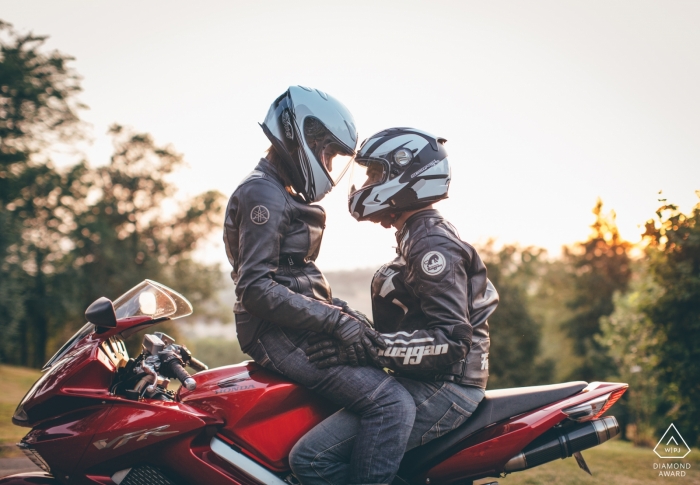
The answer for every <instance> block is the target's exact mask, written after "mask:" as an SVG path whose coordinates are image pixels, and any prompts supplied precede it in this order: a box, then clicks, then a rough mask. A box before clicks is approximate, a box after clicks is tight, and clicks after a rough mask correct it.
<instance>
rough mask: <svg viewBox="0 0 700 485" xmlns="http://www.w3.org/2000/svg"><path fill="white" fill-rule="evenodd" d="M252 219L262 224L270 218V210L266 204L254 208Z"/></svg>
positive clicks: (255, 222)
mask: <svg viewBox="0 0 700 485" xmlns="http://www.w3.org/2000/svg"><path fill="white" fill-rule="evenodd" d="M250 220H251V221H253V223H254V224H257V225H258V226H261V225H263V224H265V223H266V222H267V221H269V220H270V211H269V210H267V207H265V206H264V205H256V206H255V207H253V210H252V211H250Z"/></svg>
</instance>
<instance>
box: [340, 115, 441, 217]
mask: <svg viewBox="0 0 700 485" xmlns="http://www.w3.org/2000/svg"><path fill="white" fill-rule="evenodd" d="M446 141H447V140H445V139H444V138H439V137H436V136H433V135H431V134H429V133H426V132H424V131H421V130H416V129H415V128H389V129H387V130H382V131H380V132H379V133H375V134H374V135H372V136H370V137H369V138H368V139H367V140H365V141H364V142H362V146H361V147H360V150H359V151H358V153H357V155H356V156H355V158H354V163H353V164H352V168H351V171H350V193H349V195H348V208H349V210H350V214H352V216H353V217H354V218H355V219H357V220H358V221H367V220H369V221H374V222H381V223H382V224H385V225H387V224H388V222H389V221H390V216H392V215H394V214H400V213H402V212H406V211H410V210H416V209H421V208H423V207H426V206H428V205H430V204H432V203H433V202H436V201H438V200H441V199H444V198H446V197H447V192H448V190H449V188H450V178H451V176H450V164H449V162H448V160H447V150H445V142H446ZM387 227H388V225H387Z"/></svg>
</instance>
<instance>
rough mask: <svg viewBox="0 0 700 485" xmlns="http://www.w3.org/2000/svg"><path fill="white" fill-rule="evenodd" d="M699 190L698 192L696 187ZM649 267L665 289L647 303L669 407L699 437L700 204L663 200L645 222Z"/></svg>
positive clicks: (688, 435)
mask: <svg viewBox="0 0 700 485" xmlns="http://www.w3.org/2000/svg"><path fill="white" fill-rule="evenodd" d="M698 195H700V192H698ZM645 236H646V238H648V241H649V247H648V249H647V254H648V256H649V261H650V263H649V264H650V271H651V274H652V276H653V278H654V280H655V282H656V284H657V285H658V286H659V287H660V288H662V289H663V291H662V292H661V294H660V295H659V296H658V298H657V299H656V300H655V301H650V302H648V303H647V304H645V305H643V310H644V312H645V314H646V315H648V317H649V318H650V319H651V321H652V322H653V324H654V326H655V328H656V330H657V332H658V333H657V335H658V339H659V344H658V345H657V346H656V347H655V352H656V354H657V356H658V368H659V372H660V380H661V384H662V389H663V390H664V397H665V399H666V402H668V403H672V404H673V406H672V407H671V408H670V409H668V410H667V412H666V416H667V418H668V420H672V421H673V422H674V423H675V424H676V426H677V427H678V429H679V430H682V433H683V436H684V437H685V439H686V441H688V443H697V442H698V440H699V438H700V385H698V383H699V382H700V204H698V205H696V206H695V207H694V208H693V210H692V211H691V213H690V214H689V215H685V214H683V213H681V212H680V211H679V210H678V208H677V207H676V206H673V205H664V206H663V207H661V208H660V209H659V210H658V211H657V221H656V223H655V222H654V221H649V222H648V223H647V225H646V233H645Z"/></svg>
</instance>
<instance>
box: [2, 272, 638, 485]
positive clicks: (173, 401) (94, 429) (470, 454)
mask: <svg viewBox="0 0 700 485" xmlns="http://www.w3.org/2000/svg"><path fill="white" fill-rule="evenodd" d="M190 313H192V306H191V305H190V303H189V302H188V301H187V300H186V299H185V298H184V297H183V296H182V295H180V294H178V293H177V292H175V291H173V290H171V289H170V288H167V287H165V286H163V285H161V284H159V283H156V282H154V281H149V280H146V281H144V282H143V283H141V284H139V285H137V286H136V287H134V288H133V289H131V290H130V291H128V292H127V293H126V294H124V295H122V296H121V297H119V298H118V299H117V300H116V301H114V303H112V302H111V301H110V300H108V299H107V298H104V297H103V298H100V299H98V300H97V301H96V302H94V303H93V304H92V305H90V307H89V308H88V309H87V311H86V313H85V314H86V317H87V319H88V322H89V323H88V324H86V325H85V326H84V327H83V328H81V329H80V330H79V331H78V332H77V333H76V334H75V335H74V336H73V337H72V338H71V339H70V340H69V341H68V342H66V344H65V345H64V346H63V347H62V348H61V349H60V350H59V351H58V352H57V353H56V355H54V356H53V357H52V358H51V360H49V361H48V363H47V364H46V365H45V366H44V369H43V371H44V374H43V375H42V377H41V378H40V379H39V380H38V381H37V382H36V383H35V384H34V385H33V386H32V388H31V389H30V390H29V392H28V393H27V395H26V396H25V397H24V398H23V399H22V402H21V403H20V404H19V406H18V407H17V411H16V412H15V414H14V417H13V423H14V424H16V425H18V426H25V427H28V428H31V431H30V432H29V433H28V434H27V435H26V436H25V437H24V438H23V439H22V441H21V442H20V443H19V444H18V446H19V447H20V448H21V449H22V450H23V451H24V453H26V455H27V456H28V457H29V458H30V459H31V460H32V461H33V462H34V463H36V464H37V465H38V466H39V467H41V468H42V469H44V470H45V473H27V474H20V475H13V476H10V477H5V478H3V479H0V484H2V485H7V484H13V485H19V484H23V485H27V484H47V485H48V484H53V485H55V484H60V483H61V484H62V483H70V484H86V485H87V484H91V485H95V484H100V485H144V484H153V485H156V484H157V485H186V484H213V485H216V484H221V485H224V484H232V485H233V484H236V485H256V484H264V485H293V484H297V483H298V481H297V480H296V478H295V477H294V475H293V474H292V473H291V472H290V469H289V463H288V460H287V457H288V454H289V451H290V450H291V448H292V446H293V445H294V444H295V443H296V442H297V440H298V439H299V438H301V437H302V436H303V435H304V434H305V433H306V432H307V431H309V430H310V429H311V428H312V427H314V426H315V425H316V424H317V423H319V422H320V421H321V420H323V419H324V418H326V417H327V416H329V415H330V414H331V413H333V412H334V411H335V410H336V407H335V406H334V405H332V404H330V403H329V402H327V401H325V400H324V399H322V398H321V397H319V396H317V395H315V394H313V393H312V392H310V391H308V390H307V389H305V388H303V387H301V386H299V385H297V384H295V383H293V382H290V381H288V380H286V379H285V378H284V377H283V376H281V375H278V374H275V373H273V372H270V371H268V370H266V369H264V368H262V367H260V366H259V365H257V364H255V363H254V362H243V363H241V364H237V365H231V366H226V367H221V368H218V369H211V370H207V368H206V366H205V365H204V364H202V363H201V362H199V361H198V360H197V359H195V358H194V357H192V355H191V354H190V352H189V351H188V350H187V349H186V348H185V347H183V346H180V345H177V344H176V343H175V342H174V341H173V339H172V338H170V337H168V336H167V335H165V334H163V333H154V334H149V335H146V336H145V338H144V340H143V350H142V352H141V354H140V355H139V356H137V357H136V358H129V355H128V354H127V351H126V347H125V345H124V339H125V338H126V337H128V336H129V335H132V334H133V333H135V332H137V331H139V330H143V329H145V328H147V327H150V326H152V325H155V324H157V323H159V322H163V321H165V320H171V319H175V318H178V317H183V316H186V315H189V314H190ZM184 365H189V366H190V367H191V368H193V369H194V370H197V371H198V372H197V373H196V374H195V375H194V376H190V375H189V374H188V373H187V372H186V371H185V369H184ZM169 376H170V377H177V378H178V379H179V380H180V382H181V383H182V386H181V387H180V388H179V389H178V390H177V392H173V391H172V390H169V389H168V384H169V382H170V379H169ZM626 389H627V384H618V383H608V382H594V383H591V384H587V383H585V382H568V383H564V384H555V385H551V386H538V387H526V388H519V389H501V390H496V391H488V392H487V393H486V397H485V398H484V400H483V401H482V402H481V404H480V405H479V407H478V409H477V410H476V412H475V413H474V414H473V416H472V417H471V418H470V419H469V420H468V421H467V422H466V423H465V424H464V425H463V426H461V427H460V428H458V429H456V430H454V431H452V432H450V433H448V434H446V435H444V436H442V437H441V438H438V439H436V440H434V441H432V442H430V443H429V444H427V445H425V446H421V447H419V448H416V449H413V450H411V451H409V452H408V453H406V455H405V457H404V459H403V462H402V464H401V468H400V470H399V473H398V477H397V478H396V480H395V482H394V484H431V485H437V484H460V485H465V484H471V483H472V481H473V480H476V479H479V478H484V477H498V476H503V475H504V474H507V473H512V472H515V471H518V470H524V469H527V468H532V467H535V466H538V465H541V464H543V463H547V462H549V461H553V460H556V459H558V458H566V457H570V456H572V455H573V456H575V457H576V459H577V461H578V462H579V465H580V466H581V468H583V469H584V470H586V471H588V468H587V466H586V464H585V462H584V461H583V457H582V456H581V453H580V452H581V450H585V449H587V448H591V447H593V446H597V445H599V444H601V443H603V442H604V441H607V440H609V439H610V438H612V437H613V436H615V435H617V434H618V433H619V431H620V429H619V426H618V423H617V421H616V419H615V418H614V417H612V416H607V417H601V416H602V415H603V413H605V412H606V411H607V410H608V408H610V406H612V405H613V403H615V401H617V400H618V399H619V398H620V396H621V395H622V394H623V393H624V392H625V390H626ZM589 473H590V472H589Z"/></svg>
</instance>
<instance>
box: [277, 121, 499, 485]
mask: <svg viewBox="0 0 700 485" xmlns="http://www.w3.org/2000/svg"><path fill="white" fill-rule="evenodd" d="M445 141H446V140H444V139H442V138H436V137H434V136H432V135H429V134H427V133H425V132H422V131H420V130H415V129H411V128H392V129H388V130H384V131H381V132H379V133H377V134H375V135H373V136H371V137H370V138H369V139H368V140H366V141H365V142H364V143H363V144H362V147H361V148H360V151H359V153H358V154H357V156H356V158H355V163H354V164H353V167H352V172H353V173H352V175H351V177H352V180H351V182H352V183H351V188H350V196H349V209H350V212H351V213H352V215H353V216H354V217H355V219H357V220H358V221H363V220H370V221H373V222H379V223H381V224H382V225H383V226H384V227H387V228H388V227H391V226H394V227H395V228H396V229H397V232H396V240H397V242H398V248H397V254H398V255H397V257H396V259H394V260H393V261H392V262H390V263H387V264H385V265H384V266H382V267H381V268H379V270H378V271H377V272H376V274H375V275H374V278H373V280H372V285H371V289H372V311H373V316H374V321H375V324H376V329H377V330H378V331H379V332H381V333H382V336H383V337H384V340H385V341H386V343H387V345H388V347H387V348H386V349H383V350H381V351H380V352H379V354H380V358H379V365H380V366H381V367H384V368H387V369H388V370H389V373H390V374H392V375H394V376H396V379H397V380H398V381H399V382H400V383H401V384H402V385H403V386H404V387H405V389H407V390H408V392H409V393H410V394H411V396H412V397H413V399H414V402H415V406H416V417H415V422H414V426H413V430H412V432H411V435H410V437H409V440H408V443H407V447H406V451H407V450H409V449H412V448H414V447H416V446H420V445H423V444H425V443H427V442H428V441H430V440H432V439H435V438H438V437H440V436H442V435H444V434H445V433H447V432H449V431H451V430H453V429H455V428H457V427H458V426H460V425H461V424H462V423H464V422H465V421H466V420H467V419H468V418H469V417H470V416H471V414H472V412H474V410H475V409H476V407H477V405H478V404H479V402H480V401H481V399H482V398H483V397H484V389H485V387H486V381H487V379H488V352H489V346H490V340H489V330H488V322H487V318H488V317H489V316H490V315H491V314H492V313H493V311H494V310H495V309H496V306H497V305H498V294H497V292H496V290H495V288H494V287H493V285H492V284H491V282H490V281H489V280H488V278H487V276H486V267H485V266H484V263H483V262H482V260H481V258H480V257H479V255H478V254H477V252H476V250H475V249H474V248H473V247H472V246H471V245H469V244H468V243H466V242H464V241H462V240H461V239H460V238H459V236H458V234H457V231H456V229H455V228H454V227H453V226H452V225H451V224H450V223H449V222H447V221H446V220H445V219H444V218H443V217H442V216H441V215H440V213H439V212H438V211H436V210H435V209H433V206H432V204H433V203H434V202H437V201H439V200H441V199H444V198H446V197H447V191H448V188H449V183H450V168H449V163H448V160H447V152H446V150H445V147H444V144H445ZM355 176H357V177H355ZM319 340H320V339H319ZM307 354H309V359H310V360H311V361H315V362H316V363H317V365H318V366H319V367H321V368H326V367H328V366H332V365H338V364H343V363H344V362H345V359H346V357H345V356H343V354H342V353H340V352H339V344H338V343H337V342H334V341H333V340H330V339H323V340H321V341H319V342H316V343H313V345H312V346H311V347H310V348H309V349H307ZM359 426H360V420H359V418H358V417H357V416H356V415H355V414H353V413H352V412H348V411H346V410H341V411H339V412H338V413H336V414H334V415H333V416H331V417H329V418H327V419H326V420H325V421H323V422H322V423H320V424H319V425H318V426H316V427H315V428H314V429H312V430H311V431H310V432H309V433H307V434H306V435H305V436H304V437H303V438H302V439H301V440H300V441H299V442H298V443H297V444H296V445H295V447H294V448H293V450H292V453H291V455H290V464H291V467H292V470H293V471H294V473H295V475H296V476H297V478H299V480H300V481H301V482H302V483H304V484H305V485H307V484H309V485H313V484H326V485H327V484H333V485H338V484H345V483H349V482H348V471H349V468H348V465H347V464H348V463H349V461H348V457H349V456H350V455H349V453H350V451H351V450H352V449H353V446H357V445H356V443H355V440H356V439H357V436H359V435H358V430H359Z"/></svg>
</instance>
